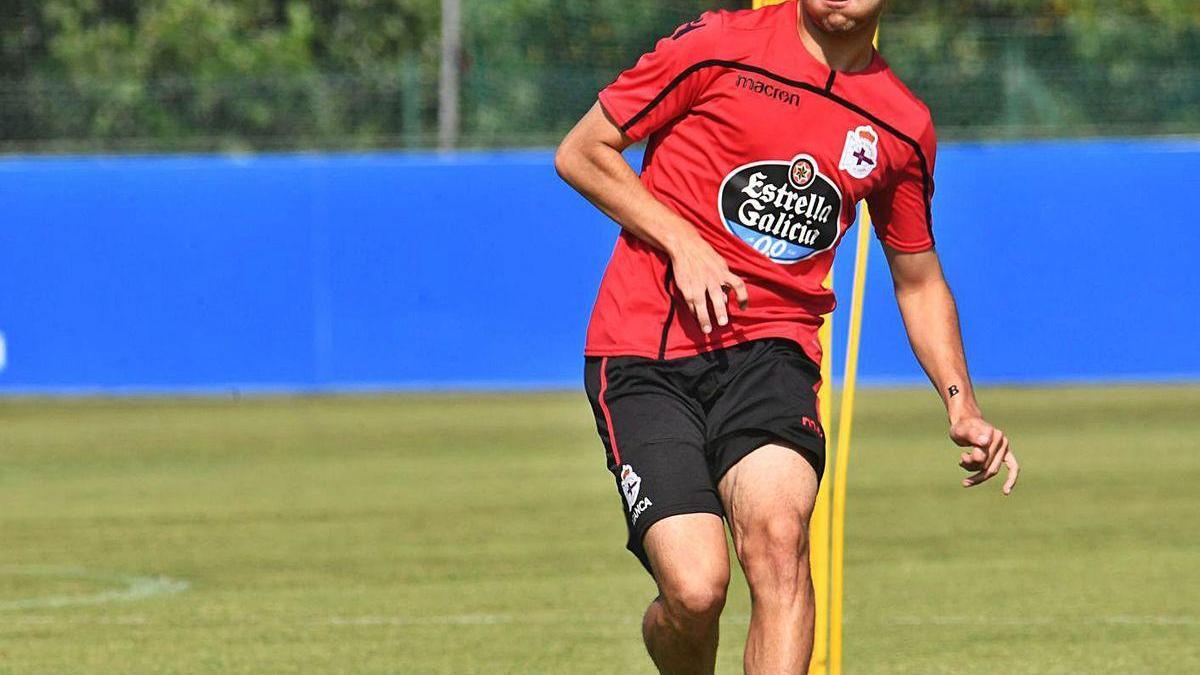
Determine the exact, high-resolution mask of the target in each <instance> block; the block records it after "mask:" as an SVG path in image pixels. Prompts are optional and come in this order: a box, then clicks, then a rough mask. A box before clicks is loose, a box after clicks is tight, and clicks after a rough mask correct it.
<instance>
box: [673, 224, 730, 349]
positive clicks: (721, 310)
mask: <svg viewBox="0 0 1200 675" xmlns="http://www.w3.org/2000/svg"><path fill="white" fill-rule="evenodd" d="M683 231H685V232H686V230H683ZM668 253H669V255H670V257H671V270H672V274H673V275H674V276H675V286H676V287H677V288H678V289H679V292H680V293H681V294H682V295H683V299H684V301H686V302H687V304H688V309H690V310H691V311H692V314H693V315H695V317H696V320H697V321H699V322H700V330H703V331H704V332H705V334H708V333H711V332H712V330H713V319H714V318H715V319H716V321H717V325H718V326H726V325H728V324H729V310H728V303H729V295H728V294H727V293H726V289H732V290H733V294H734V296H735V297H736V298H737V302H738V307H740V308H742V309H746V307H748V306H749V303H750V295H749V294H748V293H747V292H746V282H744V281H742V279H741V277H738V276H737V275H735V274H734V273H733V272H730V271H729V266H728V265H727V264H725V259H724V258H722V257H721V256H720V255H719V254H718V253H717V252H716V251H714V250H713V247H712V246H709V245H708V242H706V241H704V239H702V238H701V237H700V235H699V234H696V233H695V232H694V231H693V232H692V233H691V234H690V235H688V236H684V237H681V238H680V240H679V241H678V242H674V243H673V245H671V246H670V247H669V250H668ZM710 302H711V303H712V304H711V306H712V315H711V316H710V314H709V311H708V310H709V303H710Z"/></svg>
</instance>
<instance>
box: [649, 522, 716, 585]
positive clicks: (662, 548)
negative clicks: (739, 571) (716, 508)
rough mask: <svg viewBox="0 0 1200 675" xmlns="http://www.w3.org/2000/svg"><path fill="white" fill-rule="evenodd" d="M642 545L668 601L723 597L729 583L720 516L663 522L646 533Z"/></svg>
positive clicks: (655, 578)
mask: <svg viewBox="0 0 1200 675" xmlns="http://www.w3.org/2000/svg"><path fill="white" fill-rule="evenodd" d="M644 545H645V551H646V555H647V557H648V558H649V560H650V564H651V566H652V567H653V573H654V580H655V582H657V584H658V587H659V589H660V591H661V592H662V594H663V595H664V596H666V597H668V598H672V597H676V598H678V597H679V596H688V595H693V594H697V593H699V594H705V593H708V592H711V591H720V592H721V593H723V592H724V589H725V586H726V585H727V584H728V583H729V549H728V548H727V547H726V544H725V521H723V520H722V519H721V517H720V516H717V515H714V514H711V513H687V514H681V515H676V516H671V517H669V518H664V519H662V520H659V521H658V522H656V523H654V524H653V525H651V526H650V527H649V529H647V530H646V536H645V539H644ZM682 599H683V601H684V602H685V603H686V602H687V599H686V597H684V598H682Z"/></svg>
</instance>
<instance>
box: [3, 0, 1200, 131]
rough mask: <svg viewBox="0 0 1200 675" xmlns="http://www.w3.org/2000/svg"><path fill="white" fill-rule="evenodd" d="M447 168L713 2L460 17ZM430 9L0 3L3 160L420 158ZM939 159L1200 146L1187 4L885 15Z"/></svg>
mask: <svg viewBox="0 0 1200 675" xmlns="http://www.w3.org/2000/svg"><path fill="white" fill-rule="evenodd" d="M462 4H463V14H464V17H463V36H464V43H463V54H462V64H461V76H462V82H461V92H462V106H461V109H462V116H463V121H462V137H461V141H460V145H462V146H464V147H498V146H539V145H540V146H545V145H550V144H552V143H554V142H555V141H556V140H557V138H558V137H559V136H560V135H561V134H562V133H563V132H564V131H565V130H566V128H567V127H568V126H569V125H570V124H571V123H572V122H573V121H574V120H575V119H576V118H577V117H578V116H579V115H580V114H581V113H582V112H583V111H584V110H585V109H586V108H587V106H588V105H590V103H591V102H592V101H593V100H594V98H595V94H596V91H597V90H598V89H600V88H601V87H603V86H604V85H605V84H606V83H607V82H609V81H611V80H612V78H613V77H614V76H615V75H616V74H617V72H619V71H620V70H621V69H622V68H624V67H627V66H628V65H630V64H631V63H633V61H634V60H635V59H636V58H637V56H638V55H639V54H640V53H641V52H643V51H645V50H646V49H648V48H650V47H651V46H652V45H653V43H654V41H655V40H656V39H657V38H658V37H660V36H662V35H664V34H666V33H669V32H671V31H672V30H673V29H674V27H675V26H677V25H678V24H680V23H682V22H684V21H687V20H688V19H690V18H693V17H695V16H696V15H697V14H699V13H700V12H701V11H703V10H705V9H710V8H713V7H726V8H742V7H745V6H747V5H748V4H749V1H748V0H742V1H737V2H734V1H725V2H721V1H717V0H657V1H654V2H648V1H646V0H587V2H563V1H562V0H462ZM440 20H441V19H440V1H439V0H343V1H342V2H332V1H330V0H290V1H289V0H240V1H237V2H233V1H230V0H146V1H143V2H133V1H131V0H41V1H34V0H0V150H4V151H7V152H93V151H152V152H158V151H183V150H189V151H202V150H223V151H243V150H246V151H248V150H272V149H367V148H420V147H429V146H431V145H432V144H434V143H435V140H436V125H437V101H436V97H437V74H438V49H439V31H440ZM881 49H882V51H883V52H884V54H885V56H887V58H888V60H889V61H890V62H891V63H892V65H893V67H894V68H895V69H896V70H897V72H899V74H900V75H901V77H903V78H904V79H905V80H906V82H908V83H909V84H910V86H912V88H913V89H914V90H915V91H916V92H917V93H918V94H919V95H921V96H922V97H923V98H924V99H925V100H926V102H927V103H929V105H930V107H931V108H933V110H934V115H935V118H936V119H937V122H938V125H939V128H940V131H941V134H942V136H943V137H945V138H1027V137H1045V136H1084V135H1124V136H1141V135H1155V134H1189V133H1190V134H1195V133H1198V132H1200V2H1197V0H923V1H922V2H895V3H893V8H892V9H891V10H890V12H889V15H888V17H887V18H886V20H885V26H884V31H883V36H882V44H881Z"/></svg>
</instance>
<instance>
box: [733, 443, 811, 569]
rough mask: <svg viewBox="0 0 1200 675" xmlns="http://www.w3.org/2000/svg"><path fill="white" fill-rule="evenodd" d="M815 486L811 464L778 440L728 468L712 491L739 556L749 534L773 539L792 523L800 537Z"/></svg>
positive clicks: (806, 526) (809, 515) (807, 520)
mask: <svg viewBox="0 0 1200 675" xmlns="http://www.w3.org/2000/svg"><path fill="white" fill-rule="evenodd" d="M817 486H818V479H817V472H816V470H815V469H814V468H813V465H812V463H811V462H809V461H808V460H807V459H805V457H804V456H803V455H802V454H801V453H800V452H798V451H797V450H796V449H794V448H791V447H787V446H784V445H780V444H769V445H765V446H763V447H760V448H758V449H757V450H754V451H753V452H751V453H750V454H748V455H746V456H745V457H743V458H742V459H741V461H739V462H738V463H737V464H735V465H734V466H733V467H732V468H731V469H729V471H728V472H726V473H725V476H724V477H723V478H722V479H721V482H720V483H719V485H718V491H719V493H720V496H721V502H722V504H723V505H724V507H725V514H726V517H728V519H729V523H730V529H732V531H733V539H734V544H735V545H736V546H737V547H738V549H739V551H738V556H739V558H741V557H742V551H741V547H742V545H743V544H744V543H745V541H746V539H747V538H748V537H750V536H756V535H757V536H760V537H767V538H774V537H777V536H780V535H784V534H786V531H787V530H789V529H791V527H792V526H796V527H799V528H800V532H799V535H800V536H801V537H802V538H804V537H806V533H807V531H808V522H809V518H811V517H812V512H813V505H814V504H815V502H816V499H817Z"/></svg>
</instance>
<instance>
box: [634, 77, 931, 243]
mask: <svg viewBox="0 0 1200 675" xmlns="http://www.w3.org/2000/svg"><path fill="white" fill-rule="evenodd" d="M713 67H723V68H729V69H730V70H744V71H746V72H749V73H757V74H758V75H761V76H763V77H767V78H770V79H772V80H775V81H776V82H779V83H780V84H786V85H787V86H789V87H795V88H797V89H803V90H805V91H810V92H812V93H814V94H817V95H818V96H822V97H824V98H827V99H829V100H830V101H833V102H834V103H837V104H838V105H840V106H842V107H843V108H846V109H848V110H851V111H853V112H856V113H858V114H859V115H862V116H863V117H865V118H867V119H868V120H871V121H872V122H874V123H875V124H878V125H879V126H880V128H882V129H883V130H884V131H887V132H888V133H890V134H892V135H893V136H895V137H896V138H899V139H900V140H902V141H904V142H905V143H906V144H908V145H909V147H911V148H912V149H913V151H914V152H915V153H916V155H917V160H918V161H919V162H920V165H921V186H922V192H923V193H924V197H925V227H926V228H927V229H928V230H929V240H930V241H934V237H933V198H932V197H933V195H932V194H931V193H932V192H933V178H932V176H930V175H929V162H928V161H927V160H926V159H925V152H924V151H923V150H921V144H920V143H919V142H917V141H916V140H915V139H913V138H911V137H909V136H906V135H904V134H903V133H901V132H900V130H899V129H897V128H896V127H894V126H892V125H891V124H888V123H887V122H884V121H883V120H881V119H879V117H877V116H875V115H874V114H872V113H870V112H867V110H866V109H864V108H862V107H861V106H858V105H856V104H854V103H851V102H850V101H847V100H846V99H844V98H842V97H841V96H838V95H837V94H835V93H833V92H832V91H826V90H825V89H822V88H820V87H818V86H816V85H812V84H809V83H807V82H800V81H799V80H793V79H790V78H787V77H784V76H782V75H778V74H776V73H773V72H771V71H769V70H767V69H766V68H761V67H759V66H752V65H749V64H746V63H739V62H737V61H726V60H723V59H707V60H705V61H699V62H697V63H693V64H692V65H690V66H688V67H687V68H685V69H684V70H683V72H682V73H679V74H678V75H676V76H675V79H673V80H671V81H670V82H669V83H668V84H667V86H666V87H664V88H663V90H662V91H660V92H658V95H657V96H655V97H654V98H653V99H651V101H650V102H649V103H647V104H646V106H645V107H644V108H642V109H641V110H639V111H638V113H637V114H636V115H634V116H633V117H631V118H629V121H628V122H626V123H625V124H622V125H621V133H625V132H627V131H629V129H630V128H632V127H633V125H635V124H637V123H638V122H640V121H642V118H643V117H645V116H646V115H648V114H650V111H651V110H653V109H654V108H655V107H656V106H657V105H658V104H659V103H662V102H663V99H665V98H666V97H667V95H668V94H670V93H671V91H672V90H674V89H675V87H678V86H679V85H680V84H682V83H683V81H684V80H686V79H687V78H688V77H690V76H691V75H692V74H694V73H696V72H699V71H701V70H704V69H705V68H713ZM834 72H836V71H832V72H830V73H829V82H830V84H832V83H833V77H834Z"/></svg>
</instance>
